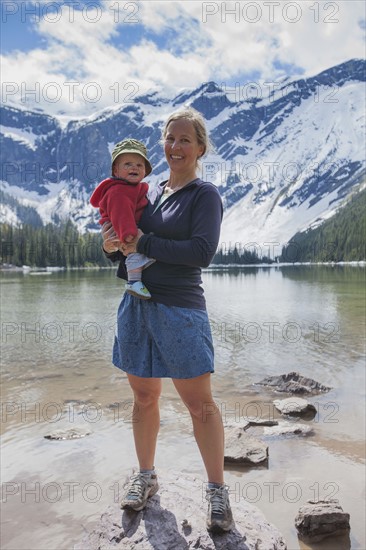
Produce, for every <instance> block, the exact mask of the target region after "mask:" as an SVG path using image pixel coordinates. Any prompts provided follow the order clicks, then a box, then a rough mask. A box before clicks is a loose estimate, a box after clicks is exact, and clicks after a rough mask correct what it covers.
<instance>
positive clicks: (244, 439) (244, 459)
mask: <svg viewBox="0 0 366 550" xmlns="http://www.w3.org/2000/svg"><path fill="white" fill-rule="evenodd" d="M266 460H268V445H266V444H265V443H264V442H263V441H259V440H258V439H256V438H255V437H253V436H252V435H249V434H248V433H247V432H245V430H243V429H242V428H236V427H226V428H225V464H228V463H231V464H232V463H235V464H260V463H261V462H265V461H266Z"/></svg>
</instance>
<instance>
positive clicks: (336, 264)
mask: <svg viewBox="0 0 366 550" xmlns="http://www.w3.org/2000/svg"><path fill="white" fill-rule="evenodd" d="M303 266H330V267H339V266H351V267H365V266H366V260H357V261H349V262H279V263H277V262H273V263H270V264H268V263H260V264H213V265H210V266H209V267H205V268H202V271H203V272H206V271H215V270H217V271H223V270H232V269H251V268H253V267H255V268H273V267H276V268H278V267H303ZM115 268H116V266H115V265H111V266H88V267H82V266H80V267H61V266H53V267H50V266H49V267H37V266H33V267H31V266H25V265H24V266H22V267H19V266H16V265H12V264H3V265H0V271H1V272H8V271H11V272H13V271H15V272H22V273H45V274H46V273H54V272H59V271H96V270H98V271H100V270H108V269H115Z"/></svg>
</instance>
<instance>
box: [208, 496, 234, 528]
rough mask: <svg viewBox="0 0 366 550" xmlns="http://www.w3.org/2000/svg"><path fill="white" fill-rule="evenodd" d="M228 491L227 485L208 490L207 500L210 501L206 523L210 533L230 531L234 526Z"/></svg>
mask: <svg viewBox="0 0 366 550" xmlns="http://www.w3.org/2000/svg"><path fill="white" fill-rule="evenodd" d="M228 489H229V487H228V486H227V485H222V486H221V487H215V488H212V489H206V500H208V511H207V522H206V523H207V529H208V530H209V531H214V532H219V531H230V529H231V528H232V527H233V525H234V521H233V514H232V512H231V508H230V502H229V492H228Z"/></svg>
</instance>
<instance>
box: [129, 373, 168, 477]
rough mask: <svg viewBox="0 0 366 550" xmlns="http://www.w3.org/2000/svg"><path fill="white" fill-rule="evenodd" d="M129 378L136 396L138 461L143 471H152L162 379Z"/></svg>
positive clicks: (134, 423)
mask: <svg viewBox="0 0 366 550" xmlns="http://www.w3.org/2000/svg"><path fill="white" fill-rule="evenodd" d="M127 376H128V381H129V383H130V386H131V388H132V391H133V394H134V405H133V413H132V425H133V436H134V440H135V449H136V454H137V459H138V462H139V466H140V468H141V469H144V470H151V469H152V468H153V467H154V459H155V449H156V440H157V437H158V432H159V426H160V413H159V397H160V393H161V379H160V378H141V377H140V376H134V375H133V374H127Z"/></svg>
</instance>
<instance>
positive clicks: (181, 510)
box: [74, 472, 287, 550]
mask: <svg viewBox="0 0 366 550" xmlns="http://www.w3.org/2000/svg"><path fill="white" fill-rule="evenodd" d="M159 484H160V490H159V492H158V493H157V494H156V495H154V496H153V497H152V498H151V499H149V501H148V504H147V506H146V508H145V510H142V511H141V512H133V511H131V512H129V511H122V510H120V508H119V504H118V503H115V504H113V506H110V507H109V509H108V510H107V511H106V512H105V513H104V514H103V515H102V517H101V520H100V522H99V524H98V525H97V526H96V528H95V529H94V530H93V531H92V532H91V533H89V534H88V535H86V536H85V538H84V539H83V540H82V541H81V542H80V543H79V544H77V545H76V546H74V550H86V549H87V550H107V549H115V548H124V549H128V550H153V549H154V550H172V549H174V550H189V549H198V550H199V549H201V550H215V549H218V550H286V548H287V547H286V543H285V541H284V539H283V537H282V535H281V534H280V533H279V531H278V530H277V529H276V528H275V527H274V526H273V525H271V524H270V523H268V522H267V521H266V519H265V518H264V516H263V514H262V512H260V510H258V508H256V507H255V506H253V505H251V504H249V503H247V502H245V500H244V499H243V498H240V499H239V498H238V495H236V494H235V493H232V495H231V505H232V509H233V515H234V519H235V528H234V530H233V531H230V532H229V533H224V534H219V535H217V534H210V533H208V531H207V530H206V510H207V502H206V500H205V498H204V484H203V483H202V480H201V479H198V478H195V477H193V476H188V475H185V474H172V473H166V472H164V473H163V474H161V473H160V472H159ZM121 496H122V495H121Z"/></svg>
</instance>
